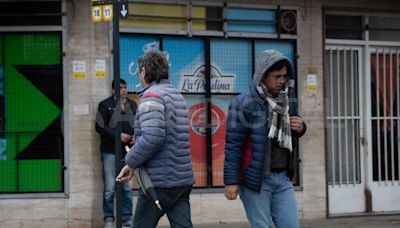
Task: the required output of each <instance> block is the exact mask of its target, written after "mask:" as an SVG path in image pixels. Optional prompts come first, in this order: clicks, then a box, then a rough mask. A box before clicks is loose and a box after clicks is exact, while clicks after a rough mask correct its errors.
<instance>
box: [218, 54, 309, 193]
mask: <svg viewBox="0 0 400 228" xmlns="http://www.w3.org/2000/svg"><path fill="white" fill-rule="evenodd" d="M281 59H286V58H285V57H284V56H283V55H282V54H281V53H279V52H276V51H272V50H268V51H264V52H263V53H261V55H260V56H259V57H258V59H257V61H256V70H255V74H254V77H253V83H252V85H251V86H250V89H249V90H248V91H246V92H244V93H242V94H240V95H239V96H237V97H235V98H234V99H233V100H232V102H231V104H230V105H229V111H228V118H227V132H226V144H225V163H224V183H225V185H239V184H244V185H245V186H246V187H248V188H250V189H252V190H254V191H257V192H259V191H260V187H261V181H262V178H263V171H264V161H265V156H266V155H267V153H270V144H269V140H268V138H267V135H268V132H269V123H268V104H267V102H266V101H265V100H263V99H262V98H261V97H260V95H259V93H258V92H257V89H256V85H258V84H259V83H260V81H261V79H262V76H263V75H264V73H265V72H266V71H267V69H268V68H269V67H271V66H272V65H273V64H274V63H276V62H278V61H279V60H281ZM287 70H288V74H289V75H290V74H292V72H293V70H292V69H291V68H289V69H287ZM289 114H290V116H294V115H297V113H295V110H294V109H293V110H292V109H290V110H289ZM305 131H306V125H305V124H304V129H303V131H302V132H300V133H296V132H294V131H292V139H297V138H298V137H301V136H302V135H303V134H304V133H305ZM268 156H269V155H268ZM291 162H292V161H289V162H288V166H291V165H292V164H291ZM287 168H288V169H290V168H291V167H287Z"/></svg>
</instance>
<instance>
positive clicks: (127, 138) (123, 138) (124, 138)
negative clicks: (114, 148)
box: [121, 133, 132, 143]
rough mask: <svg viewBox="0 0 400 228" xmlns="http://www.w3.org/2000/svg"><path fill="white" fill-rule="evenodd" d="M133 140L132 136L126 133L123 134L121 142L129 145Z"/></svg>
mask: <svg viewBox="0 0 400 228" xmlns="http://www.w3.org/2000/svg"><path fill="white" fill-rule="evenodd" d="M131 140H132V136H130V135H128V134H126V133H121V142H124V143H128V142H129V141H131Z"/></svg>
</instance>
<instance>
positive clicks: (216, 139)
mask: <svg viewBox="0 0 400 228" xmlns="http://www.w3.org/2000/svg"><path fill="white" fill-rule="evenodd" d="M185 99H186V100H187V101H188V104H189V129H190V151H191V156H192V162H193V169H194V172H195V178H196V181H195V186H207V143H206V133H207V130H206V129H207V128H206V127H207V109H206V103H205V102H198V100H197V99H196V98H193V97H188V98H187V97H185ZM225 104H226V102H224V101H222V102H221V103H219V102H216V103H212V104H211V126H210V128H211V134H212V140H211V141H212V144H211V148H212V173H213V186H215V185H222V184H223V180H222V174H223V161H224V147H225V131H226V111H227V107H225ZM224 107H225V108H224Z"/></svg>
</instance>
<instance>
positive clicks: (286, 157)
mask: <svg viewBox="0 0 400 228" xmlns="http://www.w3.org/2000/svg"><path fill="white" fill-rule="evenodd" d="M289 77H293V69H292V66H291V64H290V62H289V60H288V59H287V58H286V57H285V56H283V55H282V53H280V52H278V51H275V50H265V51H263V52H261V54H260V55H259V56H258V57H257V59H256V65H255V73H254V78H253V84H252V85H251V86H250V90H249V91H246V92H244V93H242V94H240V95H239V96H237V97H236V98H235V99H234V100H232V102H231V104H230V106H229V111H228V120H227V132H226V144H225V164H224V183H225V191H224V194H225V196H226V198H228V199H229V200H233V199H236V197H237V195H238V194H240V198H241V200H242V203H243V206H244V208H245V211H246V214H247V218H248V220H249V222H250V224H251V227H252V228H267V227H271V225H272V221H273V222H274V224H275V226H276V227H277V228H297V227H299V221H298V215H297V203H296V198H295V194H294V190H293V185H292V182H291V178H292V174H293V167H292V163H293V161H292V160H293V159H292V151H293V146H294V145H293V144H294V143H293V141H296V139H297V138H299V137H301V136H302V135H303V134H304V133H305V131H306V125H305V123H304V122H303V120H302V119H301V118H300V117H299V116H297V113H292V111H293V110H290V112H289V96H288V78H289ZM239 190H240V191H239ZM271 218H272V220H271Z"/></svg>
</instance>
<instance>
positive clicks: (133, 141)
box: [129, 136, 136, 145]
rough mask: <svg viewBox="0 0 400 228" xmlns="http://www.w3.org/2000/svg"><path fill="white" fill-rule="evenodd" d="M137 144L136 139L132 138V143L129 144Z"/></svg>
mask: <svg viewBox="0 0 400 228" xmlns="http://www.w3.org/2000/svg"><path fill="white" fill-rule="evenodd" d="M135 143H136V138H135V137H133V136H132V139H131V141H130V142H129V144H130V145H133V144H135Z"/></svg>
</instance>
